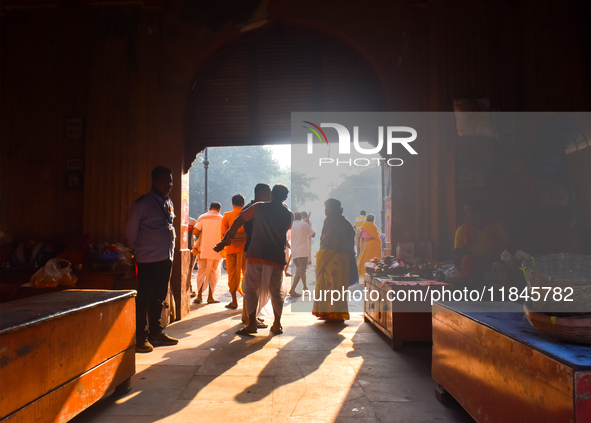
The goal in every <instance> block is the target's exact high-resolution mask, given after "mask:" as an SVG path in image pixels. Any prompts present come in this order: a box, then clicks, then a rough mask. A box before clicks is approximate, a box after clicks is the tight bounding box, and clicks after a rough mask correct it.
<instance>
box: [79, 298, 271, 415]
mask: <svg viewBox="0 0 591 423" xmlns="http://www.w3.org/2000/svg"><path fill="white" fill-rule="evenodd" d="M198 308H200V306H196V307H195V309H198ZM237 316H239V314H238V313H237V312H230V311H220V312H214V313H210V314H205V315H201V316H197V317H193V318H189V319H186V320H182V321H179V322H176V323H175V324H174V325H172V326H169V327H168V328H167V332H168V333H169V334H171V335H172V336H175V337H177V338H179V345H178V346H175V347H173V348H174V349H170V348H169V351H167V352H165V353H164V354H162V352H164V351H166V349H167V347H162V348H156V349H155V350H154V351H153V352H151V353H148V354H145V355H144V354H142V356H141V360H140V363H138V364H136V366H137V367H145V368H144V369H142V370H140V371H138V372H137V373H136V374H135V375H134V376H133V377H132V381H131V384H132V389H131V391H130V392H129V393H128V394H126V395H124V396H123V397H117V396H116V395H111V396H108V397H105V398H103V399H102V400H101V401H99V402H98V403H96V404H94V405H93V406H91V407H90V408H88V409H87V410H85V411H84V412H82V413H81V414H79V415H78V416H76V417H75V418H74V419H73V420H71V422H73V423H82V422H91V421H97V422H99V421H100V422H103V421H111V419H112V420H115V419H116V418H118V417H119V416H123V415H126V416H129V417H131V416H136V415H141V416H142V419H141V421H142V422H143V423H144V422H145V423H148V422H156V421H159V420H161V419H162V417H163V416H165V415H167V414H168V413H169V412H170V410H171V408H172V406H173V402H176V399H178V398H174V400H173V401H172V402H171V403H170V404H166V402H167V399H166V398H165V397H166V395H160V398H159V395H158V392H155V389H157V388H161V391H163V390H165V389H166V388H167V387H168V386H170V387H171V389H172V384H174V383H175V381H174V379H177V380H178V379H179V377H185V378H187V377H188V379H187V380H186V382H185V383H184V384H185V385H186V383H189V385H190V380H191V377H193V376H194V375H195V373H197V374H200V372H201V373H203V369H204V368H206V369H209V370H206V371H205V373H212V372H213V373H215V376H214V377H213V378H211V380H210V382H211V381H212V380H213V379H215V377H217V376H219V375H223V374H224V373H226V372H227V371H228V370H230V369H231V368H232V367H234V366H235V365H236V363H238V362H239V361H240V360H242V359H244V358H245V357H248V356H249V355H250V354H253V353H255V352H257V351H259V350H261V349H263V348H264V347H265V345H266V344H267V343H268V342H269V341H271V340H272V337H265V336H257V337H252V339H248V340H242V339H240V337H238V336H237V335H235V334H234V332H235V330H236V329H237V328H238V327H240V326H241V324H239V320H237V321H236V322H233V321H232V322H228V327H227V328H224V329H221V330H220V329H219V328H218V329H217V330H216V329H211V328H209V326H210V325H211V324H216V323H218V324H219V323H220V322H221V321H223V320H226V319H232V320H234V318H235V317H237ZM197 331H211V338H209V339H207V340H206V341H204V342H202V343H200V344H195V345H192V346H188V347H186V348H182V347H180V346H182V345H183V344H184V343H185V344H189V345H190V338H191V336H192V335H193V334H194V332H197ZM230 346H231V347H230ZM152 357H153V362H150V360H151V359H152ZM220 357H222V359H220ZM146 360H148V361H147V362H146ZM141 363H144V364H141ZM146 363H147V364H146ZM171 366H173V367H177V368H178V367H182V370H185V373H186V371H189V372H191V373H190V374H189V375H186V374H185V375H179V374H178V372H177V374H173V372H171V369H172V368H173V367H171ZM137 367H136V368H137ZM157 373H159V376H160V377H158V378H157V380H155V375H156V374H157ZM163 373H164V374H165V375H166V373H168V374H169V375H170V380H168V381H167V380H166V376H165V379H164V381H163V379H162V374H163ZM158 384H160V385H163V386H160V387H159V386H156V385H158ZM206 385H207V383H205V384H203V385H202V386H201V387H200V389H202V388H204V387H205V386H206ZM200 389H199V390H200ZM199 390H196V391H195V390H194V389H193V393H194V395H197V393H198V392H199ZM179 395H181V397H183V398H185V399H190V398H187V395H186V393H185V392H184V391H183V390H182V389H181V392H179ZM177 397H178V395H177ZM158 402H160V404H158ZM151 405H152V406H151ZM142 407H143V410H142ZM152 410H159V411H152ZM178 411H179V410H178V409H177V410H175V412H178Z"/></svg>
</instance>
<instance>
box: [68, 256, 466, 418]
mask: <svg viewBox="0 0 591 423" xmlns="http://www.w3.org/2000/svg"><path fill="white" fill-rule="evenodd" d="M310 267H311V266H310ZM311 273H312V275H313V270H312V271H311ZM226 281H227V279H226V278H225V275H224V278H222V280H220V283H219V285H218V288H217V289H216V296H217V297H218V299H220V300H221V301H222V302H221V303H219V304H200V305H195V304H194V305H192V306H191V308H192V311H191V313H190V315H189V316H188V317H186V318H185V319H183V320H182V321H179V322H175V323H173V324H171V325H170V326H169V327H168V328H167V333H169V334H170V335H171V336H174V337H177V338H179V339H180V342H179V344H178V345H176V346H174V347H159V348H156V349H155V350H154V351H153V352H151V353H148V354H136V374H135V376H133V378H132V391H131V392H130V393H129V394H127V395H126V396H124V397H120V398H115V397H113V396H111V397H108V398H106V399H104V400H102V401H101V402H99V403H97V404H95V405H94V406H92V407H91V408H89V409H88V410H86V411H85V412H83V413H82V414H80V415H79V416H77V417H76V418H75V419H74V420H73V422H76V423H80V422H92V423H119V422H122V423H148V422H179V423H185V422H215V423H222V422H231V421H237V422H238V421H242V422H265V423H267V422H304V423H306V422H349V421H351V422H413V423H414V422H472V421H473V420H472V419H471V418H470V416H469V415H468V414H467V413H466V412H465V411H464V410H463V409H462V408H461V407H459V406H458V405H452V406H447V407H446V406H444V405H442V404H441V403H439V402H438V401H437V400H436V398H435V394H434V388H435V386H436V383H435V382H434V381H433V379H432V378H431V346H430V344H424V343H423V344H405V346H404V348H403V349H402V350H401V351H394V350H392V349H391V348H390V346H389V345H388V344H387V342H386V341H385V340H384V338H383V337H382V336H381V335H380V334H378V333H377V332H376V330H374V329H373V328H372V327H371V325H369V324H367V323H364V321H363V316H362V314H360V313H356V314H354V315H353V316H352V318H351V320H349V321H347V322H346V323H345V324H331V323H323V322H319V321H316V319H315V318H314V316H312V315H311V314H310V313H302V312H295V311H292V310H291V307H287V308H286V310H285V313H284V318H283V320H282V324H283V328H284V333H283V334H282V335H278V336H272V334H270V333H269V330H268V329H260V330H259V332H258V333H257V334H256V335H255V336H252V337H241V336H238V335H236V334H235V330H236V329H237V328H239V327H241V326H242V324H241V322H240V320H241V314H240V313H241V312H240V309H238V310H230V309H227V308H225V307H224V305H225V304H227V302H228V300H229V294H228V293H227V283H226ZM290 283H291V278H286V279H285V280H284V284H285V285H286V287H288V286H289V284H290ZM309 285H310V286H311V287H313V286H314V284H313V283H310V284H309ZM266 320H267V323H271V319H266Z"/></svg>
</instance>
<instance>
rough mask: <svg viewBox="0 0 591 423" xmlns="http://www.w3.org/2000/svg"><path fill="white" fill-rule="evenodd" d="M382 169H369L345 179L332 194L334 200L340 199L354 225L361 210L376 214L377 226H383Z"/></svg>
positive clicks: (346, 214)
mask: <svg viewBox="0 0 591 423" xmlns="http://www.w3.org/2000/svg"><path fill="white" fill-rule="evenodd" d="M380 171H381V168H380V167H373V168H371V167H370V168H368V169H366V170H365V171H363V172H361V173H359V174H355V175H350V176H347V177H345V179H344V180H343V182H342V183H341V184H340V185H339V186H338V187H336V188H334V189H333V190H332V191H331V192H330V196H331V197H332V198H336V199H338V200H339V201H340V202H341V204H342V206H343V210H344V212H343V214H344V215H345V217H346V218H347V219H348V220H349V221H350V222H351V223H353V222H354V221H355V219H356V218H357V216H359V212H360V211H361V210H365V211H367V213H368V214H375V216H376V224H377V225H378V226H379V227H380V229H382V228H381V226H382V224H381V221H382V215H381V211H382V186H381V180H380Z"/></svg>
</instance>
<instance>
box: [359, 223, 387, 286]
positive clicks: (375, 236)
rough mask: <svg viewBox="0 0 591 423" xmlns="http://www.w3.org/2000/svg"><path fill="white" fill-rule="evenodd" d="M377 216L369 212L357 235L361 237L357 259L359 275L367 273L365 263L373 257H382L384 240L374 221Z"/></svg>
mask: <svg viewBox="0 0 591 423" xmlns="http://www.w3.org/2000/svg"><path fill="white" fill-rule="evenodd" d="M374 220H375V216H374V215H373V214H368V215H367V218H366V221H365V222H363V225H361V228H359V233H358V234H357V236H358V237H359V238H360V251H359V258H358V259H357V269H358V271H359V277H362V276H363V275H364V274H365V263H366V262H368V261H370V260H371V259H372V258H374V257H377V258H378V259H380V260H381V259H382V241H381V239H380V231H379V230H378V227H377V226H376V224H375V223H374Z"/></svg>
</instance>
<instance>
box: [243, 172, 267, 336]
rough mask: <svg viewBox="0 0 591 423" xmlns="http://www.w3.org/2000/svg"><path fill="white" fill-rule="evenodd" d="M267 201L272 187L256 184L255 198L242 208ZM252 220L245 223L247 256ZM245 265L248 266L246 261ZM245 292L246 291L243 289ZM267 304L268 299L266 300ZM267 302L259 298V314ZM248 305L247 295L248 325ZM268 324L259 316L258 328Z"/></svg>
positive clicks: (245, 306)
mask: <svg viewBox="0 0 591 423" xmlns="http://www.w3.org/2000/svg"><path fill="white" fill-rule="evenodd" d="M261 201H264V202H267V201H271V187H270V186H269V185H267V184H263V183H260V184H256V186H255V187H254V200H252V201H251V202H250V203H248V204H247V205H246V206H244V207H243V208H242V211H244V210H246V209H248V208H249V207H250V206H252V205H253V204H255V203H258V202H261ZM252 224H253V222H252V220H250V221H248V222H245V223H244V226H243V227H244V232H246V242H245V244H244V254H245V257H246V252H247V251H248V246H249V245H250V240H251V239H252ZM245 267H246V263H245ZM242 279H244V275H242ZM243 292H244V291H243ZM265 304H266V301H265ZM265 304H262V302H261V301H260V300H259V305H258V307H257V313H256V314H257V315H258V314H259V312H260V311H261V309H262V308H263V307H264V306H265ZM247 310H248V307H247V305H246V297H245V298H244V299H243V300H242V323H244V324H245V325H248V322H249V319H248V311H247ZM267 327H268V326H267V325H266V324H265V323H264V322H263V319H262V318H258V317H257V328H259V329H266V328H267Z"/></svg>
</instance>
